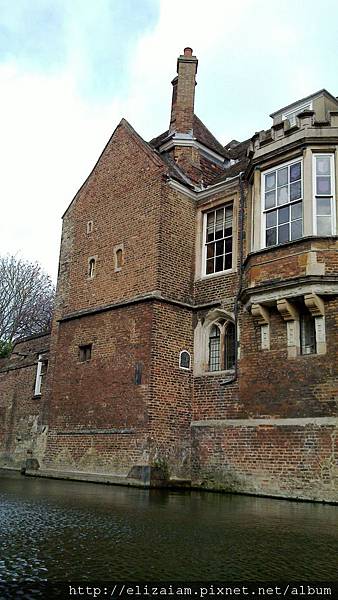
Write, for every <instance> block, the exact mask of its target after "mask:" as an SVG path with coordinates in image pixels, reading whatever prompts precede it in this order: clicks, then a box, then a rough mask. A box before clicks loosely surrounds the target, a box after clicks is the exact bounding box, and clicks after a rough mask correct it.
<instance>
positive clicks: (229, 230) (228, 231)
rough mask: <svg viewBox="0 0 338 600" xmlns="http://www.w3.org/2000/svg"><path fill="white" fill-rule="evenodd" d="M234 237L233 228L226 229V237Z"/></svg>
mask: <svg viewBox="0 0 338 600" xmlns="http://www.w3.org/2000/svg"><path fill="white" fill-rule="evenodd" d="M231 236H232V227H227V228H226V229H224V237H231Z"/></svg>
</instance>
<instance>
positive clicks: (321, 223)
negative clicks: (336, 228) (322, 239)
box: [317, 217, 332, 235]
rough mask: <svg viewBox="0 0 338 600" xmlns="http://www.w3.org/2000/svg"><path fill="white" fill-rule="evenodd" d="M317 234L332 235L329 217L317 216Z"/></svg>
mask: <svg viewBox="0 0 338 600" xmlns="http://www.w3.org/2000/svg"><path fill="white" fill-rule="evenodd" d="M317 235H332V227H331V217H317Z"/></svg>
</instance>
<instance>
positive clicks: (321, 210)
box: [316, 198, 331, 215]
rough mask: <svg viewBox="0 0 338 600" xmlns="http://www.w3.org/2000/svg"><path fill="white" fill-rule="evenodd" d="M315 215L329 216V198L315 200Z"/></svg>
mask: <svg viewBox="0 0 338 600" xmlns="http://www.w3.org/2000/svg"><path fill="white" fill-rule="evenodd" d="M316 200H317V215H331V198H317V199H316Z"/></svg>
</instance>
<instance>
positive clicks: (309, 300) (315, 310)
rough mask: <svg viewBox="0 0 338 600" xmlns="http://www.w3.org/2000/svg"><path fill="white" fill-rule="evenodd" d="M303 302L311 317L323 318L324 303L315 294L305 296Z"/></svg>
mask: <svg viewBox="0 0 338 600" xmlns="http://www.w3.org/2000/svg"><path fill="white" fill-rule="evenodd" d="M304 302H305V306H306V308H307V309H308V310H309V312H310V313H311V315H312V316H313V317H324V315H325V307H324V302H323V300H322V299H321V298H320V297H319V296H317V294H305V296H304Z"/></svg>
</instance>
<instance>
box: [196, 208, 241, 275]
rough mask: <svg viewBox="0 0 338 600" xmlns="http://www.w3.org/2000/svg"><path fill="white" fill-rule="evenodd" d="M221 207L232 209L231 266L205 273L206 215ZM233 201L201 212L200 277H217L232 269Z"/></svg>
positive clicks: (233, 239)
mask: <svg viewBox="0 0 338 600" xmlns="http://www.w3.org/2000/svg"><path fill="white" fill-rule="evenodd" d="M221 208H224V209H226V208H231V209H232V235H231V240H232V243H231V267H230V268H229V269H224V271H216V272H215V273H207V243H206V233H207V218H208V217H207V215H208V214H209V213H211V212H216V211H217V210H219V209H221ZM234 216H235V213H234V202H233V201H231V202H225V203H222V204H219V205H217V206H214V207H213V208H210V210H206V211H205V212H204V213H203V228H202V244H203V250H202V262H203V264H202V277H203V278H204V277H205V278H209V277H217V276H218V275H223V274H224V273H231V272H232V271H233V270H234V241H235V237H234Z"/></svg>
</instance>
